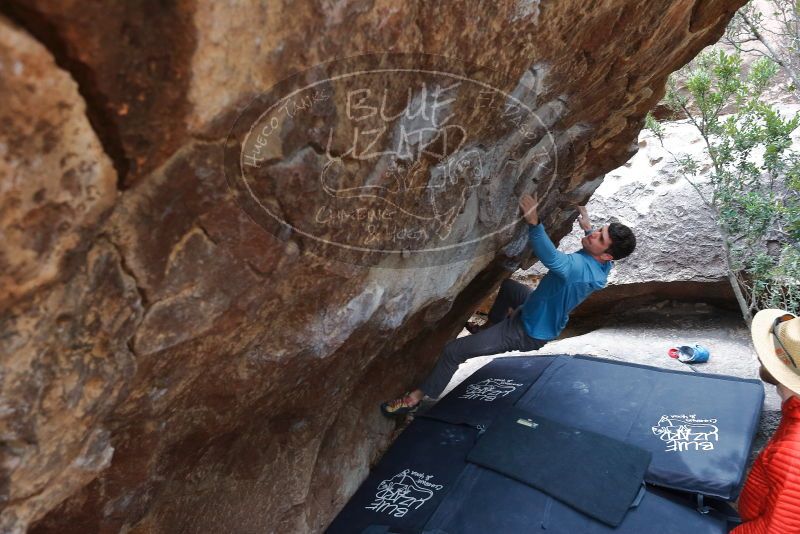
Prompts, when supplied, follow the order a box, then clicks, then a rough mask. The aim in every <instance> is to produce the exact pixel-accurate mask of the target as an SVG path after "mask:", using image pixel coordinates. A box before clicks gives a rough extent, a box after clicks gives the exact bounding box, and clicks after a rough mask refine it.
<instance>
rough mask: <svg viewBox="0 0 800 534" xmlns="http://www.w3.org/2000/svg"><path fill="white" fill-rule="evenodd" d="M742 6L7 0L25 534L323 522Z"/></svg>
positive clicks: (11, 484)
mask: <svg viewBox="0 0 800 534" xmlns="http://www.w3.org/2000/svg"><path fill="white" fill-rule="evenodd" d="M742 3H743V1H742V0H717V1H702V2H692V1H677V0H676V1H674V2H669V3H666V4H664V6H659V8H658V9H655V8H653V7H652V6H651V5H649V4H647V3H642V2H635V1H632V0H629V1H623V0H605V1H597V2H578V1H574V2H573V1H568V2H558V3H540V2H538V1H535V0H532V1H525V0H520V1H515V2H502V3H487V2H477V1H476V2H469V1H458V2H402V3H397V2H389V1H383V0H375V1H355V0H354V1H345V2H337V3H331V2H310V1H309V2H293V3H289V2H283V3H281V2H263V3H256V2H253V3H240V4H236V5H233V4H228V3H220V2H211V1H205V0H196V1H194V2H189V1H186V2H173V3H167V4H164V3H163V2H155V1H154V2H132V3H131V2H119V3H115V4H114V5H109V6H102V7H101V6H100V4H97V5H94V4H92V5H87V4H85V3H83V2H77V1H75V2H73V1H68V2H55V1H52V2H51V1H45V0H34V1H32V2H21V1H20V2H17V1H16V0H12V1H10V2H6V3H5V4H3V5H2V6H1V7H0V11H1V12H2V13H3V14H4V15H5V16H6V17H7V18H3V19H0V97H1V98H2V101H3V103H4V105H3V106H2V108H1V109H0V122H2V124H3V128H2V130H0V170H1V171H2V172H1V173H0V220H2V221H3V225H2V235H0V266H2V269H0V359H2V373H0V421H2V423H0V431H1V432H2V437H0V454H2V456H1V457H0V459H2V462H0V506H2V512H0V530H2V531H3V532H15V533H19V532H25V531H26V530H27V529H30V530H31V531H32V532H38V533H45V532H47V533H49V532H53V533H56V532H57V533H60V534H61V533H71V532H74V533H86V532H128V533H175V532H220V531H230V532H237V533H248V532H252V533H263V532H316V531H320V530H322V529H323V528H324V527H325V525H326V524H327V523H328V522H329V521H330V519H331V518H332V517H333V515H334V514H335V513H336V511H337V510H338V509H339V507H340V506H341V505H342V503H343V502H344V501H345V500H346V499H347V498H348V497H349V496H350V495H351V494H352V492H353V491H354V490H355V489H356V488H357V486H358V484H359V482H360V481H361V479H362V478H363V477H364V475H365V474H366V472H367V470H368V468H369V466H370V464H371V463H372V462H373V461H374V460H375V459H376V457H377V456H378V455H379V454H380V453H381V451H382V450H383V449H384V448H385V447H386V445H387V444H388V443H389V441H390V439H391V437H392V433H393V431H394V425H393V424H392V423H390V422H388V421H386V420H383V419H382V418H381V416H380V415H379V413H378V411H377V404H378V403H379V402H380V401H381V400H382V399H383V398H385V397H387V396H389V395H393V394H395V393H397V392H399V391H401V390H402V388H403V387H405V386H406V385H407V384H409V383H413V382H414V381H416V380H419V379H420V378H422V376H423V375H424V374H425V372H426V371H427V370H428V369H429V368H430V366H431V364H432V362H433V361H434V358H435V357H436V356H437V354H438V352H439V350H440V349H441V346H442V345H443V344H444V343H445V342H446V341H447V339H449V338H450V337H451V336H452V335H454V334H455V332H456V331H457V330H458V329H459V328H460V326H461V324H463V322H464V321H465V320H466V318H467V316H468V315H469V314H470V313H471V312H472V310H473V309H474V308H475V306H477V304H478V303H479V302H480V300H481V298H482V297H483V296H485V295H486V294H487V293H488V292H490V291H491V290H492V288H493V287H496V285H497V283H498V282H499V281H500V280H501V279H503V278H504V277H506V276H508V274H509V269H513V268H514V267H515V266H516V265H518V264H519V263H520V262H524V261H527V257H526V253H525V252H524V243H525V228H524V226H523V225H521V224H520V223H519V221H518V220H517V207H516V202H517V198H518V196H519V194H520V193H522V192H532V191H537V192H538V193H539V194H540V196H541V198H542V199H543V205H542V214H543V217H544V219H545V224H547V226H548V229H549V230H550V232H551V236H552V237H554V238H557V237H559V236H560V235H563V233H564V232H566V231H567V230H568V228H569V227H570V220H571V217H572V216H573V213H572V211H571V210H570V208H569V205H570V203H571V202H574V201H578V200H581V201H582V200H584V199H586V197H588V196H589V195H590V194H591V192H592V191H593V190H594V189H595V188H596V187H597V186H598V185H599V180H598V177H599V176H600V175H602V174H603V173H604V172H606V171H609V170H610V169H612V168H614V167H616V166H617V165H619V164H621V163H622V162H623V161H625V160H626V159H627V158H628V157H629V156H630V155H631V154H632V153H633V152H634V151H635V149H636V148H635V144H634V142H635V139H636V135H637V133H638V131H639V129H640V128H641V125H642V122H643V117H644V115H645V113H646V111H647V110H648V109H650V108H651V107H652V106H653V105H654V103H655V102H656V101H657V100H658V99H659V97H660V95H661V94H662V93H663V86H664V82H665V79H666V76H667V75H668V73H669V72H671V71H673V70H675V69H677V68H678V67H679V66H681V65H682V64H683V63H685V62H686V61H688V60H689V59H690V58H691V57H692V56H693V55H694V54H695V53H696V52H697V51H699V50H700V49H701V48H702V47H703V46H705V45H707V44H710V43H711V42H713V41H714V40H715V39H716V38H717V37H718V36H719V35H720V33H721V32H722V30H723V28H724V26H725V24H726V22H727V21H728V19H729V18H730V17H731V16H732V13H733V10H735V9H736V8H737V7H739V6H740V5H741V4H742ZM365 51H371V52H376V51H377V52H385V51H388V52H394V53H396V54H395V55H392V56H385V55H380V54H378V55H372V56H368V57H367V58H360V59H355V60H347V61H341V60H340V61H334V62H332V63H326V64H325V66H323V67H317V68H314V69H311V70H308V71H304V70H303V69H307V68H309V67H312V66H314V65H317V64H319V63H322V62H328V61H331V60H335V59H341V58H349V57H352V56H355V55H357V54H362V53H364V52H365ZM414 54H416V55H414ZM422 54H426V55H422ZM348 61H349V63H348ZM365 65H366V66H367V67H369V69H372V70H369V72H368V73H367V74H363V75H361V74H360V75H359V76H362V77H361V78H359V80H360V81H359V82H358V83H355V82H351V81H348V80H351V78H348V77H346V76H344V74H346V72H345V71H347V69H349V68H350V67H354V66H361V67H364V66H365ZM386 65H388V66H390V67H391V69H388V71H390V72H391V73H392V74H391V75H390V76H388V77H387V76H383V77H378V78H370V76H373V74H374V73H375V72H377V71H379V70H380V69H379V67H381V66H386ZM476 65H478V66H480V67H475V66H476ZM422 66H425V69H423V68H422ZM434 66H436V67H437V68H439V70H437V71H435V73H434V74H431V73H432V72H434V69H433V68H432V67H434ZM429 67H430V68H429ZM444 67H446V68H447V69H445V70H447V72H446V73H445V74H444V75H443V74H442V73H441V71H442V69H443V68H444ZM337 69H338V70H337ZM342 69H344V70H342ZM414 69H416V70H414ZM384 70H386V69H384ZM401 71H402V72H403V73H404V74H402V75H400V74H398V73H399V72H401ZM422 71H424V72H422ZM298 72H300V73H301V74H299V75H297V76H294V77H292V75H294V74H295V73H298ZM381 72H383V71H381ZM409 72H410V74H409ZM351 73H352V72H351ZM334 74H337V75H342V76H340V77H338V78H337V77H336V76H334ZM431 76H434V77H435V76H444V77H445V78H447V77H449V78H450V79H455V78H453V77H454V76H457V77H459V78H458V79H459V80H460V85H452V84H451V85H452V87H451V85H446V84H445V83H444V82H443V81H441V80H442V79H440V78H436V79H434V78H433V77H431ZM437 80H438V81H437ZM278 82H280V83H279V85H278V87H279V88H281V89H284V90H288V89H298V88H302V87H312V86H313V87H318V88H319V89H320V91H319V93H318V95H317V96H318V97H319V98H318V99H317V100H313V99H312V100H311V101H308V100H303V99H302V98H299V97H298V98H297V99H295V100H293V101H292V106H294V107H291V106H289V107H283V108H281V109H282V110H283V113H284V115H280V120H279V121H278V123H276V126H275V127H272V126H271V124H272V122H271V121H272V118H276V116H274V115H270V114H269V112H270V110H271V109H273V108H271V107H270V105H272V104H275V103H276V102H288V100H285V98H288V97H287V96H286V95H287V94H289V93H287V92H284V93H281V94H277V93H275V92H269V90H270V88H271V87H272V86H273V85H275V84H278ZM423 82H424V83H423ZM434 82H435V83H434ZM319 83H321V85H314V84H319ZM426 83H427V85H425V84H426ZM359 84H361V85H359ZM481 84H482V85H481ZM445 86H446V87H451V88H450V89H449V90H450V91H451V93H450V96H451V97H452V100H449V99H448V98H445V97H444V96H443V95H441V94H439V95H438V96H435V95H434V94H433V93H431V92H428V91H426V90H423V88H434V87H439V88H441V87H445ZM481 88H482V89H481ZM384 89H386V90H387V92H386V93H384V92H383V90H384ZM483 89H486V91H483ZM361 90H369V91H370V92H369V95H371V96H372V97H375V96H376V95H378V96H382V95H384V94H385V95H386V96H385V98H384V100H385V106H384V108H383V112H382V113H383V114H380V113H377V112H376V113H372V111H371V110H372V109H375V110H377V109H378V108H379V107H380V106H373V105H372V104H369V103H368V101H367V100H358V99H357V95H359V94H361V95H366V94H367V93H357V91H361ZM354 91H356V92H354ZM276 94H277V96H276ZM292 94H294V93H292ZM297 94H298V95H300V93H297ZM304 94H306V95H307V94H310V93H304ZM486 95H490V96H492V95H493V97H492V99H490V102H491V103H488V104H486V103H485V102H484V100H483V99H484V97H485V96H486ZM301 96H302V95H301ZM497 97H499V98H497ZM437 98H438V99H437ZM281 99H283V100H281ZM448 100H449V101H448ZM437 102H438V104H437V105H438V106H440V109H441V110H442V113H445V114H446V116H447V117H448V118H447V120H446V121H445V120H444V119H442V120H441V121H439V120H437V119H436V118H435V115H433V114H425V113H421V112H420V113H412V112H411V111H412V110H413V109H421V108H422V107H424V106H429V105H431V104H432V103H437ZM259 106H262V107H259ZM510 108H513V109H511V111H510ZM427 109H429V110H431V109H433V108H430V107H428V108H427ZM261 111H263V112H264V113H263V114H260V112H261ZM517 112H519V113H517ZM439 117H441V116H439ZM237 119H238V121H237ZM247 121H251V122H247ZM250 124H252V125H254V126H255V125H258V128H257V129H255V130H251V129H250V128H249V125H250ZM459 128H460V130H459ZM229 132H231V136H230V137H229V136H228V134H229ZM253 132H255V133H254V134H253ZM375 132H378V134H380V135H378V134H376V133H375ZM445 134H447V135H445ZM450 134H453V135H450ZM258 135H261V136H262V137H261V138H260V139H259V137H258ZM365 135H372V136H373V137H371V138H369V139H372V141H369V140H368V139H367V138H365V137H364V136H365ZM381 135H382V137H381ZM448 135H449V137H448ZM353 139H355V141H353ZM376 139H377V140H376ZM365 141H369V143H371V144H369V147H368V148H367V147H366V146H365V145H364V144H363V143H364V142H365ZM453 143H454V144H453ZM356 145H358V146H359V147H360V148H359V149H358V150H356ZM253 146H257V147H259V149H258V150H257V151H255V152H247V150H249V149H252V148H253ZM401 148H402V149H401ZM237 154H239V155H243V156H246V155H247V154H250V155H251V157H252V158H253V159H252V163H253V165H252V168H249V167H248V168H246V167H247V165H246V163H247V161H248V160H246V159H244V158H242V159H240V158H238V157H231V156H236V155H237ZM246 170H247V171H248V172H251V174H249V175H245V171H246ZM226 171H227V172H226ZM231 171H235V172H231ZM354 190H357V191H358V192H359V194H358V195H351V194H350V193H351V192H352V191H354ZM320 191H323V192H324V193H325V194H326V195H328V196H327V197H326V196H324V195H323V194H322V193H321V192H320ZM376 191H377V192H376ZM323 200H325V202H329V204H325V202H323ZM321 203H322V204H324V205H323V206H322V207H325V208H326V209H328V211H320V204H321ZM265 213H270V214H271V215H270V217H267V216H265V215H264V214H265ZM401 218H404V219H401ZM398 220H403V221H404V222H403V225H401V226H400V227H398V226H396V225H395V226H394V227H392V230H391V231H388V230H387V231H384V230H385V229H386V228H389V227H390V224H389V223H396V222H397V221H398ZM387 221H388V222H387ZM420 221H422V222H420ZM323 223H324V224H323ZM411 223H414V224H415V225H416V226H414V227H411V226H409V225H410V224H411ZM315 225H320V228H321V227H323V226H324V230H320V231H319V232H318V233H316V234H314V235H310V232H309V231H307V230H309V229H316V228H317V226H315ZM382 225H384V226H382ZM322 238H325V241H323V239H322ZM375 243H377V245H378V248H377V249H371V248H369V247H367V245H370V244H375ZM348 247H349V248H348ZM359 247H361V248H359ZM364 247H366V248H364ZM342 250H346V251H347V252H346V253H341V251H342ZM431 251H435V254H434V252H431ZM432 257H435V260H431V258H432Z"/></svg>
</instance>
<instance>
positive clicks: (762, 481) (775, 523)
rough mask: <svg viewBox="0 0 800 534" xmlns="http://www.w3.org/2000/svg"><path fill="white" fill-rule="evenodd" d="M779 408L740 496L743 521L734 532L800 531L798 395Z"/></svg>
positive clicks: (787, 533) (792, 533) (769, 533)
mask: <svg viewBox="0 0 800 534" xmlns="http://www.w3.org/2000/svg"><path fill="white" fill-rule="evenodd" d="M782 411H783V416H782V418H781V423H780V425H778V429H777V430H776V431H775V435H774V436H772V439H771V440H770V441H769V443H767V446H766V447H764V450H763V451H761V454H759V455H758V458H756V461H755V463H754V464H753V469H752V470H751V471H750V474H749V475H748V476H747V482H745V485H744V489H743V490H742V495H741V497H740V498H739V514H740V515H741V516H742V520H743V521H744V523H742V524H741V525H739V526H738V527H736V528H735V529H733V531H732V533H733V534H800V398H798V397H795V396H793V397H790V398H788V399H787V400H786V401H785V402H784V403H783V409H782Z"/></svg>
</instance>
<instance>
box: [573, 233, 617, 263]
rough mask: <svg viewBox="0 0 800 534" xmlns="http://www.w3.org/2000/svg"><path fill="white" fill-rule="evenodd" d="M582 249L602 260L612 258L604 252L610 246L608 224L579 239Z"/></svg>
mask: <svg viewBox="0 0 800 534" xmlns="http://www.w3.org/2000/svg"><path fill="white" fill-rule="evenodd" d="M581 245H583V250H585V251H586V252H588V253H589V254H591V255H592V256H594V257H595V258H597V259H599V260H602V261H609V260H613V259H614V258H613V257H612V256H611V254H609V253H608V252H606V251H607V250H608V247H610V246H611V237H609V235H608V225H605V226H603V227H602V228H599V229H597V230H595V231H594V232H592V233H591V234H589V235H587V236H586V237H584V238H583V239H581Z"/></svg>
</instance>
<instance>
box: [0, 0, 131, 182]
mask: <svg viewBox="0 0 800 534" xmlns="http://www.w3.org/2000/svg"><path fill="white" fill-rule="evenodd" d="M0 13H1V14H3V15H5V16H6V17H8V18H9V19H11V20H12V21H14V22H15V23H16V24H18V25H19V26H20V27H22V28H24V29H25V30H26V31H27V32H28V33H30V34H31V35H32V36H33V37H35V38H36V39H37V40H38V41H39V42H40V43H41V44H43V45H44V46H45V47H47V50H48V51H49V52H50V53H51V54H52V55H53V58H55V61H56V64H57V65H58V66H59V67H61V68H62V69H64V70H65V71H67V72H68V73H69V74H70V75H71V76H72V79H73V80H75V82H76V83H77V85H78V93H80V95H81V96H82V97H83V100H84V102H86V117H87V118H88V119H89V123H90V124H91V125H92V129H94V131H95V133H96V134H97V136H98V139H99V140H100V142H101V143H102V145H103V150H104V151H105V153H106V154H107V155H108V156H109V157H110V158H111V161H112V163H113V165H114V170H115V171H116V172H117V177H118V183H117V187H118V188H119V189H120V190H121V189H123V186H124V183H125V177H126V176H127V174H128V170H129V168H130V161H129V157H128V156H127V155H126V153H125V149H124V147H123V144H122V139H121V137H120V132H119V129H118V127H117V124H116V122H115V121H114V120H113V117H112V116H111V114H110V110H109V103H108V98H107V97H106V96H105V95H103V94H102V92H101V91H100V89H99V88H98V87H97V84H96V81H95V77H94V74H93V73H92V70H91V69H90V68H89V66H88V65H86V64H84V63H82V62H81V61H79V60H77V59H76V58H75V57H73V56H72V55H71V54H70V53H69V51H68V45H67V44H66V43H65V42H64V41H63V40H62V39H61V37H60V36H59V32H58V28H57V27H56V26H55V25H54V24H53V22H52V21H51V20H49V19H48V18H47V17H45V16H43V15H42V14H41V13H38V12H37V11H35V9H33V8H32V7H31V6H30V5H26V4H23V3H20V2H16V1H14V0H9V1H7V2H3V3H0Z"/></svg>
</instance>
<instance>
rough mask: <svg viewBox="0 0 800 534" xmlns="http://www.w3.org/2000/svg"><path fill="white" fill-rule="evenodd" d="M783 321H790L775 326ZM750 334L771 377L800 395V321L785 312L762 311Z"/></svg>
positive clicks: (798, 318) (751, 327)
mask: <svg viewBox="0 0 800 534" xmlns="http://www.w3.org/2000/svg"><path fill="white" fill-rule="evenodd" d="M784 317H785V318H786V319H788V320H783V321H781V322H778V323H777V325H776V321H778V320H780V319H781V318H784ZM750 334H751V335H752V336H753V345H755V348H756V354H758V359H759V360H761V364H762V365H763V366H764V367H765V368H766V369H767V371H769V374H771V375H772V376H773V378H775V380H777V381H778V382H780V383H781V384H783V385H784V386H786V387H787V388H788V389H790V390H792V392H794V393H796V394H798V395H800V367H799V366H800V317H796V316H794V315H793V314H791V313H789V312H786V311H784V310H775V309H771V310H761V311H760V312H758V313H757V314H756V316H755V317H753V324H752V325H751V326H750Z"/></svg>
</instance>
